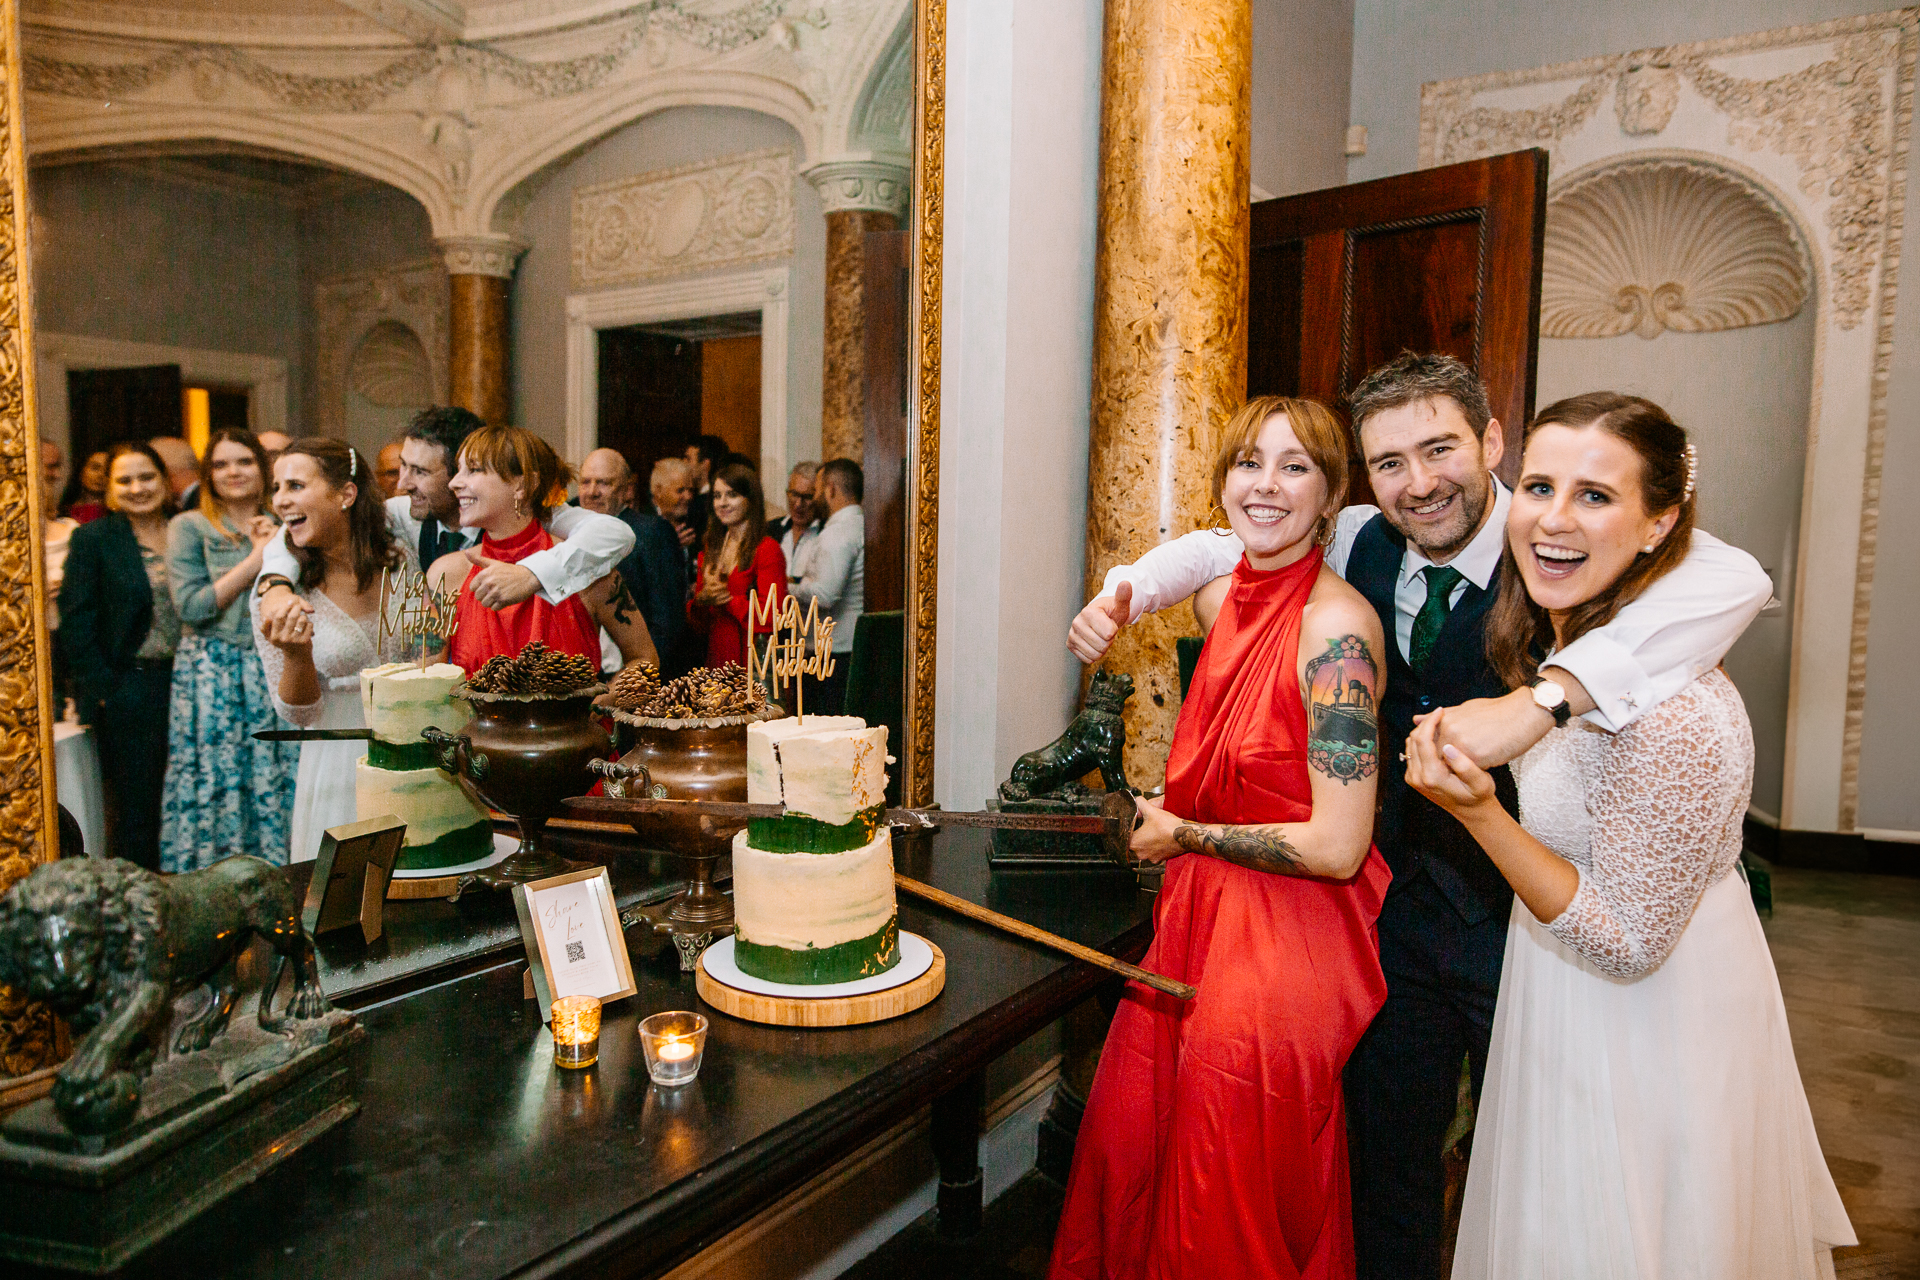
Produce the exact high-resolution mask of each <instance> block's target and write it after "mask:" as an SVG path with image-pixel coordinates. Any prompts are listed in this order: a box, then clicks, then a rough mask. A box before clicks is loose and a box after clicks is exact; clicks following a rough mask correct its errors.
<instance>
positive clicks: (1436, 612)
mask: <svg viewBox="0 0 1920 1280" xmlns="http://www.w3.org/2000/svg"><path fill="white" fill-rule="evenodd" d="M1420 572H1421V573H1424V574H1425V575H1426V576H1427V602H1426V603H1425V604H1423V605H1421V606H1420V612H1419V613H1417V614H1415V615H1414V618H1413V645H1412V648H1413V652H1412V653H1411V654H1409V655H1408V661H1409V662H1410V663H1411V664H1412V666H1413V669H1414V670H1415V671H1425V670H1426V669H1427V657H1428V655H1430V654H1431V653H1432V652H1433V642H1434V641H1436V640H1438V639H1439V638H1440V629H1441V628H1442V627H1444V626H1446V625H1447V610H1448V609H1450V608H1452V607H1453V606H1452V601H1453V589H1454V587H1455V586H1457V585H1458V584H1459V582H1460V571H1459V570H1458V569H1453V568H1449V567H1448V566H1446V565H1442V564H1430V565H1428V566H1427V567H1426V568H1424V569H1422V570H1421V571H1420Z"/></svg>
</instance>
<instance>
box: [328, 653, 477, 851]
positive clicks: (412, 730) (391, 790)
mask: <svg viewBox="0 0 1920 1280" xmlns="http://www.w3.org/2000/svg"><path fill="white" fill-rule="evenodd" d="M465 677H466V672H464V671H462V670H461V669H460V668H459V667H457V666H455V665H454V664H452V663H450V662H436V663H434V664H433V665H432V666H428V667H420V666H416V665H414V664H413V663H411V662H393V663H389V664H387V665H386V666H384V667H367V668H365V669H364V670H362V671H361V672H360V709H361V712H362V714H364V715H365V717H366V722H367V728H369V729H371V730H372V731H373V740H372V741H371V742H369V743H368V744H367V754H366V756H365V758H364V759H361V760H360V761H358V762H357V763H356V765H355V769H354V802H355V808H356V810H357V812H358V814H359V816H360V817H361V818H363V819H364V818H373V817H378V816H379V815H381V814H385V813H391V814H393V815H394V816H396V817H398V818H400V819H402V820H404V821H405V822H406V824H407V840H406V845H405V847H404V848H402V849H401V851H400V860H399V862H398V863H397V864H396V866H395V870H399V871H429V870H432V869H433V868H435V867H453V866H459V865H461V864H463V863H468V862H476V861H479V860H480V859H482V858H485V857H486V856H487V855H488V854H490V853H491V852H492V851H493V824H492V822H491V821H489V820H488V818H487V811H486V809H485V808H483V807H482V806H481V805H480V804H479V803H477V802H476V801H475V800H474V799H473V798H472V797H470V796H469V795H468V794H467V793H466V792H465V791H464V790H463V789H462V788H461V786H460V784H459V783H457V782H455V781H454V780H453V776H452V775H451V774H449V773H447V772H446V770H444V769H441V768H440V767H439V765H438V760H439V751H438V748H436V747H435V746H434V745H433V744H432V743H430V742H427V741H424V740H423V739H422V738H421V737H420V731H421V730H422V729H425V728H427V727H428V726H429V725H431V726H433V727H435V728H437V729H440V730H441V731H443V732H445V733H458V732H460V730H461V729H462V728H464V727H465V726H466V724H467V722H468V721H469V720H471V719H472V718H473V712H472V710H470V709H469V708H468V707H467V705H466V703H464V702H459V701H456V700H455V699H454V698H453V697H452V696H451V695H452V693H453V691H454V689H456V688H457V687H459V685H460V682H461V681H462V680H463V679H464V678H465Z"/></svg>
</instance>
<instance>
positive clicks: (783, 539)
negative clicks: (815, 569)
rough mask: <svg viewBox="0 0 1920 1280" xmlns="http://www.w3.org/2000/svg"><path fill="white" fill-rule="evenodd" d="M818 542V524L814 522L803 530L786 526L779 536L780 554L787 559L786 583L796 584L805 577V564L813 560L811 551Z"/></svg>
mask: <svg viewBox="0 0 1920 1280" xmlns="http://www.w3.org/2000/svg"><path fill="white" fill-rule="evenodd" d="M819 541H820V522H819V521H818V520H816V521H814V522H813V523H812V524H810V525H807V526H806V527H805V528H798V527H794V526H791V525H790V526H788V528H787V531H786V532H785V533H783V534H781V535H780V554H781V555H783V556H785V557H786V558H787V581H788V582H790V583H792V582H798V581H800V579H802V578H804V577H806V576H807V562H808V561H809V560H811V559H812V558H813V549H814V547H815V546H816V545H818V544H819Z"/></svg>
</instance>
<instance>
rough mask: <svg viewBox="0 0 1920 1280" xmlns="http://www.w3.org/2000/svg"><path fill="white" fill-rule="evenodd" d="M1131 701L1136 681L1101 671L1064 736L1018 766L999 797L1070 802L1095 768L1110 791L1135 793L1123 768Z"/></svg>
mask: <svg viewBox="0 0 1920 1280" xmlns="http://www.w3.org/2000/svg"><path fill="white" fill-rule="evenodd" d="M1132 696H1133V677H1132V676H1130V675H1128V674H1127V673H1126V672H1124V671H1117V672H1108V671H1096V672H1095V673H1094V676H1093V680H1092V681H1091V682H1090V683H1089V684H1088V685H1087V698H1086V702H1085V703H1084V704H1083V705H1082V706H1081V708H1080V714H1079V715H1077V716H1075V717H1074V718H1073V723H1072V724H1070V725H1068V726H1067V731H1066V732H1065V733H1063V734H1061V735H1060V736H1059V737H1058V738H1055V739H1054V740H1053V741H1052V742H1050V743H1048V744H1047V745H1046V746H1044V747H1041V748H1040V749H1039V750H1038V751H1029V752H1027V754H1025V755H1023V756H1021V757H1020V758H1019V759H1018V760H1016V761H1014V762H1013V774H1012V776H1010V777H1009V778H1008V779H1007V780H1006V781H1005V782H1003V783H1001V784H1000V798H1001V799H1002V800H1012V801H1020V800H1043V799H1049V798H1063V799H1064V798H1071V796H1072V795H1073V793H1074V787H1073V785H1072V784H1073V783H1074V780H1075V779H1077V778H1081V777H1083V776H1085V775H1086V774H1089V773H1092V772H1093V771H1094V770H1096V769H1097V770H1099V771H1100V785H1101V786H1103V787H1105V788H1106V789H1107V790H1108V791H1131V790H1132V788H1131V787H1129V786H1128V785H1127V775H1126V772H1125V770H1124V769H1123V768H1122V767H1121V755H1122V754H1123V752H1124V751H1125V749H1126V745H1127V725H1126V721H1124V720H1122V719H1121V718H1120V712H1121V709H1122V708H1123V707H1125V706H1126V705H1127V699H1128V698H1131V697H1132Z"/></svg>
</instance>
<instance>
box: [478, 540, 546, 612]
mask: <svg viewBox="0 0 1920 1280" xmlns="http://www.w3.org/2000/svg"><path fill="white" fill-rule="evenodd" d="M465 554H466V557H467V561H468V563H470V564H474V565H477V566H479V569H480V572H479V573H476V574H474V575H473V584H472V585H473V598H474V599H475V600H478V601H479V602H480V603H481V604H483V605H485V606H486V607H487V608H489V609H504V608H506V607H507V606H508V605H515V604H519V603H520V602H521V601H522V600H530V599H532V598H533V594H534V592H536V591H538V590H540V579H538V578H536V577H534V576H533V570H531V569H523V568H521V567H520V566H519V565H517V564H508V563H507V562H506V561H505V560H489V559H488V558H487V557H486V556H484V555H482V554H480V549H479V548H478V547H468V548H467V550H466V553H465Z"/></svg>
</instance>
